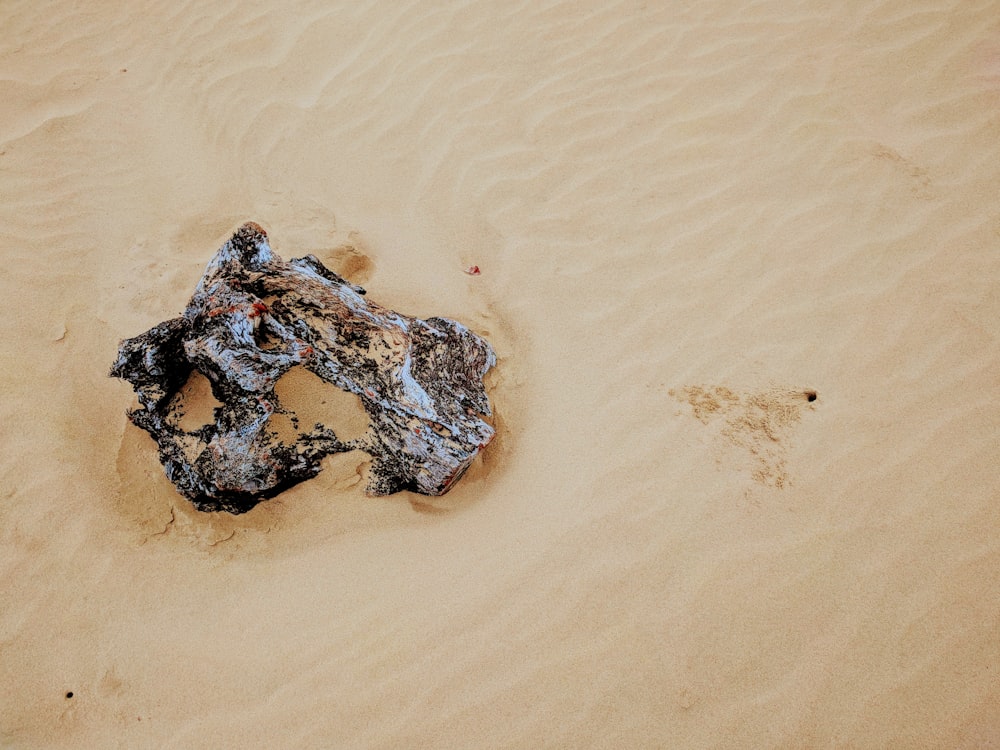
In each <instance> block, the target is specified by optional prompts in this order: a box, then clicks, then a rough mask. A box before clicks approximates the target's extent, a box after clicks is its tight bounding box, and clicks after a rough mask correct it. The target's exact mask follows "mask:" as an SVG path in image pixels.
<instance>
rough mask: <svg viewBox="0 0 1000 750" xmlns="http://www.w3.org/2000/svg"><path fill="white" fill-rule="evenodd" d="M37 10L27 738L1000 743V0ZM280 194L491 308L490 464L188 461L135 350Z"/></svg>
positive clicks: (3, 699) (10, 542) (21, 608)
mask: <svg viewBox="0 0 1000 750" xmlns="http://www.w3.org/2000/svg"><path fill="white" fill-rule="evenodd" d="M0 29H2V31H3V34H2V35H0V102H2V104H0V113H2V117H0V196H2V200H0V253H2V256H0V257H2V261H3V265H2V273H0V290H2V299H3V301H4V310H5V314H6V320H5V325H4V334H3V336H2V337H0V355H2V367H0V383H2V386H0V387H2V401H0V408H2V412H0V434H2V436H3V443H2V445H3V451H2V458H0V500H2V502H0V540H2V541H0V570H2V580H3V593H2V606H0V684H2V685H3V690H0V746H3V747H11V748H48V747H52V748H111V747H122V748H146V747H165V748H250V747H254V748H255V747H261V748H264V747H267V748H272V747H289V748H291V747H303V748H324V747H337V748H425V747H426V748H473V747H474V748H480V747H481V748H500V747H510V748H549V747H551V748H580V747H594V748H709V747H713V748H714V747H724V748H748V747H753V748H764V747H782V748H814V747H816V748H826V747H837V748H869V747H872V748H876V747H877V748H882V747H885V748H984V747H1000V470H998V466H1000V399H998V395H1000V344H998V330H1000V323H998V321H1000V291H998V290H1000V209H998V205H1000V204H998V196H1000V5H998V4H997V2H995V0H993V1H985V2H983V1H978V0H952V1H947V0H946V1H945V2H941V0H933V1H932V0H905V1H904V0H858V1H856V2H855V1H848V2H844V3H827V2H820V1H819V0H803V2H778V1H776V0H762V1H760V2H717V3H711V2H703V3H696V2H683V1H681V0H665V1H664V2H647V3H640V2H626V1H625V0H613V1H612V2H607V3H599V2H567V1H566V0H557V1H556V2H534V3H527V2H525V3H500V2H492V3H491V2H474V1H473V0H455V1H454V2H425V3H415V2H398V3H388V2H386V3H372V2H360V3H358V2H352V3H346V2H345V3H338V2H328V1H326V0H324V1H322V2H319V1H313V0H301V1H300V0H291V1H290V2H284V3H273V4H270V5H268V4H264V3H258V2H225V1H222V2H216V3H207V4H206V3H194V2H189V1H188V0H182V2H180V3H164V2H159V3H133V4H130V5H129V4H122V3H103V2H92V3H74V2H52V3H38V2H26V1H24V0H5V2H4V3H3V4H2V5H0ZM246 220H254V221H257V222H259V223H260V224H261V225H263V226H264V227H265V228H266V229H267V231H268V232H269V233H270V237H271V242H272V246H273V247H274V249H275V250H276V251H277V252H278V253H279V254H281V255H282V256H283V257H285V258H290V257H297V256H300V255H303V254H305V253H308V252H313V253H315V254H317V255H318V256H319V257H320V258H321V259H323V260H324V261H325V262H326V263H328V264H329V265H330V266H331V267H333V268H335V269H337V270H340V271H342V272H343V273H345V274H346V275H348V276H349V277H350V278H352V279H353V280H354V281H356V282H359V283H364V284H365V286H366V287H367V288H368V291H369V294H370V296H371V297H372V298H373V299H374V300H376V301H378V302H379V303H381V304H384V305H387V306H390V307H393V308H395V309H397V310H400V311H402V312H405V313H407V314H411V315H419V316H425V317H426V316H430V315H444V316H448V317H452V318H455V319H457V320H460V321H463V322H464V323H466V324H467V325H469V326H470V327H472V328H473V329H474V330H476V331H478V332H479V333H481V334H483V335H484V336H486V337H487V338H488V339H489V340H490V341H491V342H492V343H493V345H494V347H495V348H496V350H497V353H498V356H499V364H498V366H497V368H496V370H495V372H494V373H493V375H492V376H491V380H490V393H491V395H492V398H493V401H494V404H495V406H496V415H495V423H496V425H497V427H498V430H499V436H498V438H497V439H496V441H495V442H494V443H493V444H492V445H491V446H490V447H489V449H488V450H487V451H486V453H485V455H484V456H483V457H482V458H481V460H478V461H477V463H476V464H475V465H474V467H473V468H472V469H471V470H470V472H469V474H468V475H467V476H466V478H465V479H463V480H462V482H461V483H460V484H459V485H458V486H457V488H456V489H455V490H454V491H453V492H451V493H450V494H449V495H447V496H445V497H443V498H424V497H419V496H415V495H407V494H401V495H397V496H394V497H391V498H367V497H365V495H364V491H363V477H364V474H365V472H366V466H365V463H364V461H363V459H364V456H363V455H362V454H347V455H341V456H337V457H334V458H331V459H328V461H327V464H326V468H325V470H324V472H323V473H322V474H321V475H320V476H319V477H317V478H316V479H314V480H312V481H309V482H306V483H304V484H301V485H299V486H297V487H295V488H294V489H292V490H290V491H288V492H286V493H284V494H282V495H281V496H279V497H278V498H276V499H274V500H272V501H269V502H267V503H264V504H263V505H261V506H259V507H258V508H257V509H255V510H254V511H253V512H251V513H249V514H246V515H244V516H239V517H230V516H226V515H221V514H220V515H212V514H200V513H198V512H196V511H194V510H193V509H192V507H191V506H190V504H189V503H187V502H186V501H185V500H184V499H183V498H181V497H180V496H178V495H177V494H176V493H175V492H174V491H173V488H172V486H171V485H170V483H169V482H168V481H167V480H166V478H165V477H164V475H163V472H162V467H161V466H160V464H159V462H158V461H157V458H156V454H155V451H154V446H153V443H152V441H151V440H150V438H149V437H148V436H147V435H146V434H145V433H143V432H141V431H140V430H138V429H137V428H135V427H133V426H132V425H131V424H130V423H128V421H127V420H126V417H125V410H126V408H128V407H129V406H130V405H131V404H132V403H133V395H132V392H131V389H130V387H129V386H128V384H126V383H123V382H121V381H117V380H112V379H109V378H108V377H107V372H108V369H109V367H110V365H111V363H112V361H113V360H114V357H115V353H116V348H117V344H118V342H119V340H120V339H122V338H125V337H129V336H134V335H136V334H138V333H141V332H142V331H144V330H146V329H147V328H148V327H150V326H151V325H153V324H156V323H158V322H160V321H162V320H165V319H167V318H169V317H172V316H174V315H176V314H178V312H179V311H180V310H181V309H182V308H183V306H184V305H185V303H186V301H187V299H188V297H189V295H190V294H191V292H192V290H193V289H194V286H195V284H196V283H197V280H198V278H199V276H200V275H201V272H202V269H203V268H204V265H205V263H206V262H207V261H208V259H209V258H210V257H211V255H212V254H213V253H214V252H215V250H216V249H217V248H218V246H219V245H220V244H221V243H222V242H223V241H224V240H225V239H226V238H227V237H228V235H229V233H230V232H232V230H233V229H234V228H236V227H237V226H238V225H239V224H241V223H242V222H243V221H246ZM472 264H476V265H478V266H479V267H480V268H481V270H482V273H481V275H479V276H470V275H467V274H465V273H463V270H464V269H465V268H467V267H468V266H470V265H472ZM303 387H304V386H303ZM198 390H199V389H198V387H197V386H196V384H193V385H192V393H193V396H192V399H193V400H195V401H196V400H197V398H198ZM202 390H203V389H202ZM292 390H296V389H294V388H293V389H292ZM307 390H308V389H307ZM296 392H300V393H301V392H302V391H301V388H300V389H299V390H298V391H296ZM812 393H814V394H815V398H814V400H810V394H812ZM202 396H203V397H207V396H206V395H205V394H204V393H202ZM304 400H305V402H306V403H308V402H309V399H308V398H306V399H304ZM355 416H356V415H355ZM362 427H363V424H362ZM70 694H72V697H69V696H70Z"/></svg>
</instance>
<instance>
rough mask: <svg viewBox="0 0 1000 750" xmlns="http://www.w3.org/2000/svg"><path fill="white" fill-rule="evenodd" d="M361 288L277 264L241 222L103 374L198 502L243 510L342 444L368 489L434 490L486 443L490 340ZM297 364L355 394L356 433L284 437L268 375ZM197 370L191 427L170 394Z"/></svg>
mask: <svg viewBox="0 0 1000 750" xmlns="http://www.w3.org/2000/svg"><path fill="white" fill-rule="evenodd" d="M364 294H365V290H364V289H362V288H361V287H358V286H355V285H353V284H351V283H349V282H348V281H346V280H345V279H343V278H341V277H340V276H338V275H337V274H336V273H334V272H333V271H331V270H329V269H328V268H326V267H325V266H324V265H323V264H322V263H321V262H320V261H319V260H318V259H317V258H316V257H315V256H312V255H307V256H305V257H304V258H296V259H294V260H291V261H288V262H287V263H286V262H285V261H283V260H282V259H281V258H280V257H278V256H277V255H276V254H275V253H274V252H273V251H272V250H271V248H270V246H269V244H268V241H267V234H266V233H265V232H264V230H263V229H261V227H259V226H258V225H257V224H254V223H247V224H244V225H243V226H242V227H240V228H239V229H238V230H237V231H236V233H235V234H234V235H233V236H232V238H230V240H229V241H228V242H226V244H225V245H223V246H222V248H220V250H219V251H218V252H217V253H216V255H215V257H214V258H212V260H211V261H210V262H209V264H208V266H207V268H206V269H205V273H204V275H203V276H202V278H201V281H200V282H199V283H198V286H197V288H196V289H195V292H194V295H193V296H192V298H191V301H190V302H189V303H188V306H187V308H186V309H185V311H184V313H183V315H182V316H180V317H177V318H173V319H171V320H168V321H166V322H164V323H160V324H159V325H157V326H154V327H153V328H151V329H150V330H149V331H147V332H146V333H144V334H142V335H140V336H136V337H135V338H131V339H127V340H125V341H123V342H122V343H121V346H120V348H119V352H118V359H117V361H116V362H115V364H114V366H113V367H112V369H111V375H112V376H114V377H118V378H123V379H124V380H127V381H128V382H129V383H131V384H132V386H133V388H134V389H135V391H136V394H137V395H138V399H139V408H137V409H134V410H131V411H129V418H130V419H131V420H132V422H133V423H134V424H136V425H137V426H139V427H141V428H142V429H144V430H146V431H147V432H148V433H149V434H150V435H152V436H153V438H154V439H155V440H156V442H157V444H158V446H159V452H160V460H161V461H162V462H163V466H164V468H165V470H166V474H167V477H169V479H170V480H171V481H172V482H173V483H174V485H175V486H176V487H177V489H178V491H179V492H180V493H181V494H182V495H184V496H185V497H187V498H189V499H190V500H191V501H192V502H193V503H194V505H195V506H196V507H197V508H198V509H199V510H204V511H219V510H224V511H228V512H230V513H243V512H246V511H248V510H250V509H251V508H252V507H254V506H255V505H256V504H257V503H258V502H260V501H261V500H262V499H264V498H267V497H273V496H274V495H276V494H278V493H279V492H281V491H283V490H285V489H287V488H288V487H290V486H292V485H294V484H296V483H298V482H301V481H302V480H304V479H308V478H310V477H313V476H315V475H316V474H317V473H318V472H319V470H320V461H321V460H322V458H323V457H324V456H326V455H329V454H332V453H338V452H342V451H348V450H354V449H360V450H363V451H365V452H367V453H369V454H370V455H371V457H372V467H371V473H370V480H369V484H368V493H369V494H371V495H388V494H391V493H394V492H397V491H400V490H411V491H413V492H418V493H421V494H425V495H441V494H444V493H445V492H447V491H448V490H449V489H450V488H451V487H452V486H453V485H454V483H455V482H456V481H457V480H458V479H459V478H460V477H461V476H462V474H463V473H464V472H465V470H466V469H467V468H468V467H469V465H470V464H471V463H472V461H473V459H474V458H475V457H476V455H477V454H478V453H479V451H480V450H482V449H483V448H484V447H485V446H486V445H487V444H488V443H489V442H490V440H491V439H492V438H493V435H494V430H493V427H492V426H490V424H488V423H487V422H486V421H485V420H484V419H483V416H484V415H486V416H488V415H490V414H491V411H490V404H489V399H488V398H487V395H486V391H485V388H484V385H483V376H484V375H485V374H486V372H487V371H488V370H489V369H490V368H491V367H492V366H493V365H494V364H495V363H496V357H495V355H494V353H493V349H492V348H491V347H490V345H489V344H488V343H487V342H486V341H485V340H484V339H482V338H480V337H479V336H477V335H476V334H475V333H473V332H472V331H470V330H469V329H468V328H466V327H465V326H463V325H462V324H461V323H457V322H455V321H453V320H448V319H445V318H429V319H427V320H420V319H418V318H411V317H408V316H406V315H401V314H399V313H396V312H393V311H392V310H389V309H386V308H384V307H381V306H379V305H377V304H375V303H373V302H370V301H368V300H367V299H366V298H365V297H364V296H363V295H364ZM297 365H300V366H302V367H305V368H306V369H308V370H310V371H311V372H313V373H314V374H316V375H317V376H319V377H320V378H322V379H323V380H325V381H327V382H329V383H331V384H332V385H334V386H336V387H337V388H340V389H342V390H344V391H348V392H350V393H354V394H356V395H357V396H358V398H359V399H360V400H361V403H362V405H363V406H364V409H365V412H366V413H367V415H368V418H369V422H370V427H369V430H368V432H367V434H366V435H364V436H363V437H360V438H357V439H355V440H350V441H345V440H341V439H340V438H338V436H337V435H336V434H334V432H333V430H332V429H330V428H329V427H326V426H324V425H322V424H317V425H315V427H314V428H313V429H312V430H311V431H310V432H308V433H305V434H302V435H300V436H298V438H297V440H296V441H294V442H290V441H288V440H287V439H285V440H283V439H282V438H281V437H280V436H279V434H278V430H277V429H276V428H275V427H274V425H273V424H272V422H271V420H272V417H273V416H274V415H276V414H285V413H287V412H286V411H285V410H284V408H283V406H282V404H281V403H280V401H279V399H278V397H277V395H276V394H275V383H277V381H278V379H279V378H280V377H281V376H282V375H283V374H284V373H286V372H287V371H288V370H290V369H291V368H292V367H295V366H297ZM195 371H198V372H200V373H202V374H203V375H204V376H205V377H206V378H207V379H208V380H209V382H210V383H211V387H212V393H213V395H214V396H215V398H216V399H218V401H219V402H221V404H222V405H221V406H220V407H218V408H216V409H215V412H214V422H213V423H211V424H207V425H204V426H203V427H201V428H199V429H196V430H193V431H189V430H185V429H182V428H181V426H180V418H179V414H178V395H179V392H180V390H181V388H182V387H183V386H184V384H185V383H186V382H187V381H188V378H189V377H190V376H191V375H192V373H194V372H195Z"/></svg>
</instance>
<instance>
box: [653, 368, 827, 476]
mask: <svg viewBox="0 0 1000 750" xmlns="http://www.w3.org/2000/svg"><path fill="white" fill-rule="evenodd" d="M669 393H670V395H671V396H673V397H674V398H675V399H677V400H678V401H680V402H681V403H682V404H687V405H688V406H689V407H691V414H692V416H694V417H695V418H696V419H697V420H698V421H700V422H701V423H702V424H705V425H709V424H719V425H720V426H719V429H718V434H719V436H720V437H721V438H722V439H723V440H724V441H725V442H726V443H728V444H730V445H732V446H734V447H736V448H739V449H741V450H742V451H746V453H747V454H748V455H749V457H750V476H751V478H753V480H754V481H755V482H759V483H760V484H763V485H765V486H767V487H776V488H779V489H780V488H783V487H786V486H787V485H788V484H789V482H790V475H789V471H788V467H787V460H786V457H785V456H786V451H787V442H788V438H789V435H790V433H791V430H792V428H793V427H794V426H795V425H796V424H798V422H799V421H800V420H801V419H802V413H803V412H804V411H806V410H811V409H814V408H815V403H816V400H817V398H818V396H817V393H816V391H815V390H812V389H792V388H777V387H775V388H767V389H765V390H762V391H756V392H751V393H739V392H736V391H733V390H731V389H729V388H726V387H725V386H718V385H686V386H683V387H681V388H676V389H671V390H670V391H669Z"/></svg>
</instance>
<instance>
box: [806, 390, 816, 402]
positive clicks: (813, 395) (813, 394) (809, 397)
mask: <svg viewBox="0 0 1000 750" xmlns="http://www.w3.org/2000/svg"><path fill="white" fill-rule="evenodd" d="M816 397H817V393H816V391H806V401H810V402H812V401H815V400H816Z"/></svg>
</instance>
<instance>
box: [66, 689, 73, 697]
mask: <svg viewBox="0 0 1000 750" xmlns="http://www.w3.org/2000/svg"><path fill="white" fill-rule="evenodd" d="M66 697H67V698H72V697H73V691H72V690H70V691H69V692H68V693H66Z"/></svg>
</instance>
